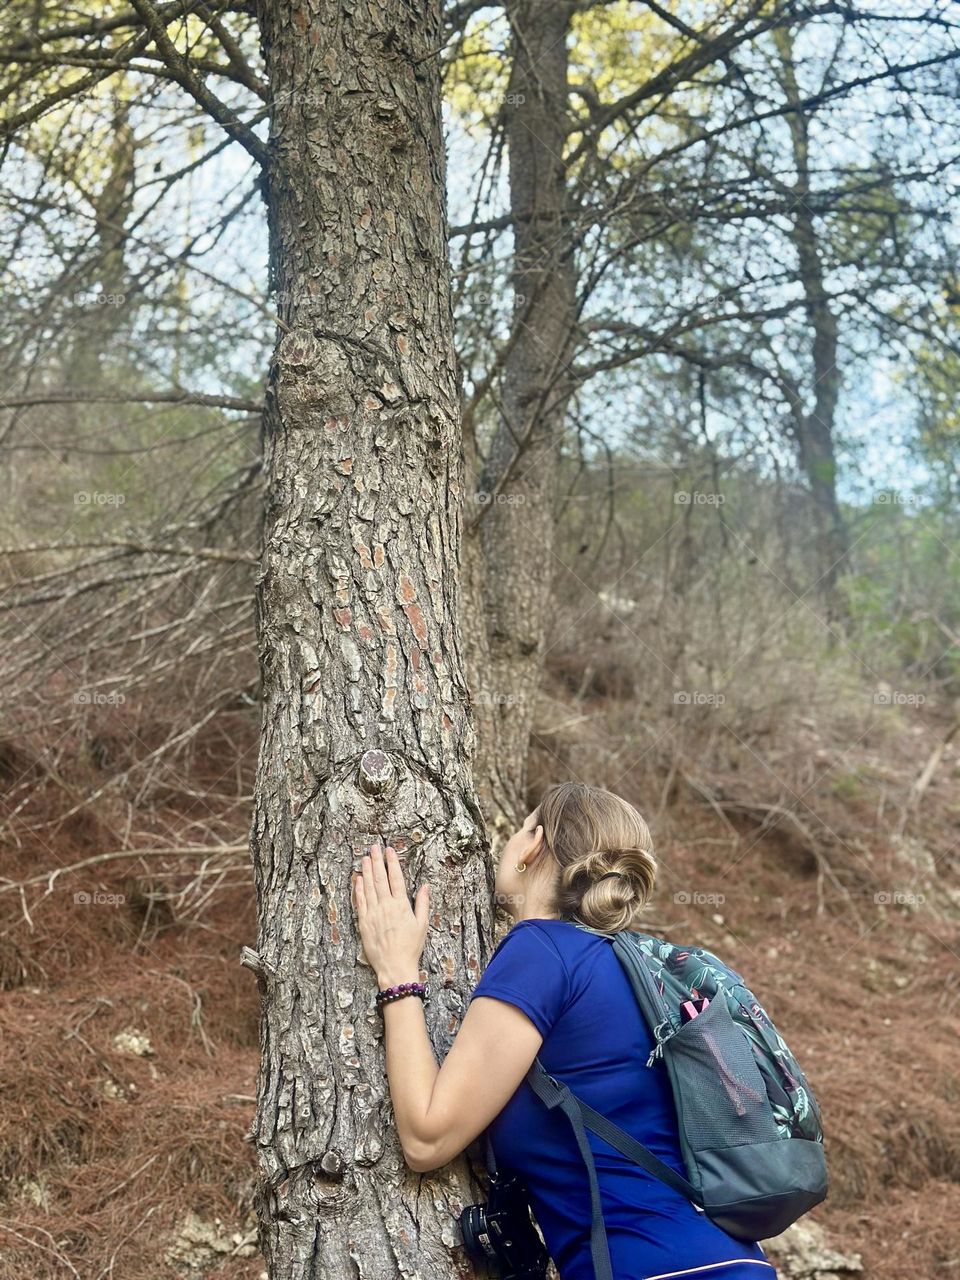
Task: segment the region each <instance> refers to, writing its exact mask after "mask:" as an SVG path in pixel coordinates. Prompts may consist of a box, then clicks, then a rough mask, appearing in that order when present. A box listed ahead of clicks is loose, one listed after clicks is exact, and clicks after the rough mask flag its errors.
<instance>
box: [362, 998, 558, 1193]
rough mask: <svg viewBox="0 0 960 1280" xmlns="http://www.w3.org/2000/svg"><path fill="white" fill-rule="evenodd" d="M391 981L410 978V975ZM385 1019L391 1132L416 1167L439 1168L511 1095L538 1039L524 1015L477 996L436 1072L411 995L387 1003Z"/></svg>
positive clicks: (502, 1003) (540, 1041)
mask: <svg viewBox="0 0 960 1280" xmlns="http://www.w3.org/2000/svg"><path fill="white" fill-rule="evenodd" d="M394 981H399V982H411V981H416V975H412V976H410V977H408V978H397V979H394ZM404 1006H406V1008H405V1007H404ZM384 1020H385V1023H386V1041H387V1076H388V1078H389V1081H390V1096H391V1098H392V1100H393V1112H394V1116H395V1118H396V1123H397V1133H398V1135H399V1137H400V1143H401V1146H402V1147H403V1154H404V1158H405V1159H406V1162H407V1164H408V1165H409V1166H410V1168H411V1169H414V1170H416V1172H417V1173H427V1172H428V1171H429V1170H431V1169H439V1168H440V1166H441V1165H445V1164H447V1163H448V1162H449V1161H450V1160H452V1159H453V1158H454V1157H455V1156H458V1155H459V1154H460V1152H461V1151H463V1150H464V1149H465V1148H466V1147H468V1146H469V1145H470V1143H471V1142H472V1141H473V1140H474V1138H476V1137H477V1136H478V1135H479V1134H481V1133H482V1132H483V1130H484V1129H485V1128H486V1127H487V1125H488V1124H489V1123H490V1122H491V1120H493V1119H495V1117H496V1116H498V1115H499V1114H500V1112H501V1111H502V1110H503V1108H504V1107H505V1106H506V1105H507V1103H508V1102H509V1101H510V1099H511V1098H512V1097H513V1095H514V1094H515V1093H516V1091H517V1089H518V1088H519V1086H520V1084H521V1082H522V1080H523V1078H524V1076H525V1075H526V1074H527V1072H528V1071H529V1069H530V1066H531V1064H532V1063H533V1060H534V1058H535V1057H536V1056H537V1053H538V1052H539V1050H540V1046H541V1045H542V1044H543V1036H541V1034H540V1032H539V1031H538V1030H537V1028H536V1027H535V1026H534V1025H533V1023H532V1022H531V1021H530V1019H529V1018H528V1017H527V1015H526V1014H525V1013H522V1012H521V1011H520V1010H519V1009H517V1008H516V1007H515V1006H514V1005H511V1004H507V1003H506V1002H505V1001H503V1000H495V999H493V998H492V997H489V996H477V998H476V999H475V1000H472V1001H471V1002H470V1005H469V1007H468V1009H467V1012H466V1015H465V1017H464V1019H463V1022H462V1023H461V1024H460V1030H459V1031H458V1032H457V1036H456V1039H455V1040H454V1042H453V1044H452V1045H451V1047H450V1052H449V1053H448V1054H447V1056H446V1058H444V1060H443V1066H442V1067H441V1068H440V1069H439V1071H438V1070H437V1063H436V1059H435V1058H434V1055H433V1048H432V1046H431V1044H430V1039H429V1037H428V1035H427V1028H426V1020H425V1018H424V1015H423V1007H422V1004H421V1002H420V1000H418V999H417V997H416V996H407V997H405V998H404V999H403V1000H395V1001H393V1002H392V1004H389V1005H387V1006H386V1008H385V1009H384Z"/></svg>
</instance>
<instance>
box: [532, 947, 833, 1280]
mask: <svg viewBox="0 0 960 1280" xmlns="http://www.w3.org/2000/svg"><path fill="white" fill-rule="evenodd" d="M577 927H578V928H581V929H585V930H586V931H587V932H589V933H594V934H598V935H599V936H600V937H603V938H606V939H608V941H609V942H610V943H611V945H612V946H613V949H614V952H615V953H616V955H617V958H618V959H619V961H620V963H621V964H622V965H623V967H624V969H625V970H626V973H627V976H628V978H629V979H630V984H631V986H632V988H633V991H634V994H635V995H636V997H637V1001H638V1003H639V1005H640V1008H641V1010H642V1011H643V1014H644V1017H645V1018H646V1021H647V1023H648V1025H649V1027H650V1030H651V1032H652V1033H653V1036H654V1039H655V1040H656V1045H655V1046H654V1049H653V1052H652V1053H651V1054H650V1056H649V1058H648V1059H647V1062H646V1066H647V1067H650V1068H654V1069H655V1068H656V1065H657V1062H658V1060H662V1063H663V1064H664V1065H665V1066H666V1069H667V1073H668V1075H669V1079H670V1085H671V1088H672V1091H673V1100H674V1103H675V1105H676V1109H677V1122H678V1128H679V1134H680V1148H681V1152H682V1155H683V1160H684V1164H685V1166H686V1169H687V1178H683V1177H681V1176H680V1174H679V1173H677V1172H676V1170H675V1169H672V1168H671V1167H670V1166H669V1165H667V1164H665V1163H664V1162H663V1161H662V1160H660V1159H658V1158H657V1157H656V1156H655V1155H654V1154H653V1152H651V1151H649V1150H648V1149H647V1148H646V1147H645V1146H643V1145H642V1143H640V1142H637V1141H636V1139H634V1138H632V1137H631V1136H630V1134H628V1133H625V1132H624V1131H623V1130H622V1129H621V1128H620V1127H619V1126H617V1125H615V1124H613V1123H612V1122H611V1121H610V1120H608V1119H607V1118H606V1117H605V1116H602V1115H601V1114H600V1113H599V1112H598V1111H595V1110H594V1109H593V1108H592V1107H589V1106H587V1104H586V1103H585V1102H582V1101H581V1100H580V1099H579V1098H577V1097H576V1096H575V1095H574V1094H573V1093H572V1092H571V1091H570V1089H569V1088H568V1087H567V1085H565V1084H563V1083H562V1082H561V1081H559V1080H556V1079H555V1078H554V1077H553V1076H551V1075H550V1074H549V1073H548V1072H547V1071H546V1070H545V1069H544V1067H543V1064H542V1063H541V1062H540V1059H539V1058H536V1059H535V1060H534V1063H533V1065H532V1066H531V1068H530V1071H529V1072H528V1073H527V1077H526V1079H527V1083H528V1084H529V1085H530V1087H531V1089H532V1090H533V1092H534V1093H535V1094H536V1096H537V1097H538V1098H540V1100H541V1101H542V1102H543V1103H545V1105H546V1106H548V1107H549V1108H551V1109H553V1108H554V1107H559V1108H560V1109H561V1110H562V1111H563V1112H564V1114H565V1115H566V1116H567V1118H568V1119H569V1121H570V1123H571V1125H572V1126H573V1130H574V1134H575V1136H576V1139H577V1144H578V1146H579V1148H580V1153H581V1155H582V1156H583V1159H584V1162H585V1164H586V1166H587V1173H588V1176H589V1180H590V1198H591V1204H592V1218H593V1221H592V1226H591V1248H592V1251H593V1265H594V1270H595V1272H596V1280H612V1270H611V1266H610V1253H609V1248H608V1245H607V1236H606V1231H605V1229H604V1226H603V1215H602V1213H601V1211H600V1189H599V1185H598V1183H597V1171H596V1166H595V1164H594V1160H593V1153H592V1152H591V1150H590V1146H589V1143H588V1141H587V1135H586V1129H589V1130H590V1131H591V1132H592V1133H594V1134H596V1135H597V1136H598V1137H600V1138H602V1139H603V1140H604V1141H605V1142H608V1143H609V1144H610V1145H611V1146H612V1147H614V1148H615V1149H616V1150H617V1151H620V1152H622V1153H623V1155H625V1156H628V1157H629V1158H630V1159H631V1160H633V1161H635V1162H636V1163H637V1164H639V1165H641V1166H642V1167H643V1168H644V1169H646V1170H647V1172H648V1173H651V1174H653V1175H654V1176H655V1177H657V1178H660V1179H661V1180H662V1181H663V1182H666V1183H667V1184H668V1185H669V1186H671V1187H673V1188H674V1189H675V1190H676V1191H679V1192H680V1193H681V1194H682V1195H685V1196H687V1197H688V1199H690V1200H692V1201H693V1202H694V1204H695V1206H696V1207H697V1208H698V1209H700V1210H701V1211H702V1212H703V1213H705V1214H706V1215H707V1217H708V1218H710V1219H711V1220H712V1221H713V1222H715V1223H716V1224H717V1225H718V1226H719V1227H721V1228H722V1229H723V1230H724V1231H726V1232H727V1233H728V1234H729V1235H731V1236H734V1237H735V1238H736V1239H738V1240H749V1241H757V1240H765V1239H768V1238H770V1237H771V1236H775V1235H779V1234H780V1232H781V1231H784V1230H786V1228H787V1227H788V1226H790V1224H791V1223H793V1222H796V1220H797V1219H798V1218H799V1217H801V1216H802V1215H803V1214H805V1213H807V1212H808V1210H810V1209H812V1208H813V1207H814V1205H817V1204H819V1203H820V1202H821V1201H822V1200H824V1199H826V1195H827V1166H826V1160H825V1157H824V1149H823V1129H822V1127H821V1123H820V1109H819V1107H818V1105H817V1101H816V1098H815V1097H814V1095H813V1092H812V1091H811V1089H810V1086H809V1085H808V1083H807V1080H806V1077H805V1076H804V1074H803V1071H802V1070H801V1069H800V1064H799V1063H798V1062H797V1060H796V1058H795V1057H794V1056H793V1054H792V1053H791V1052H790V1050H789V1049H788V1048H787V1045H786V1043H785V1042H784V1040H783V1038H782V1037H781V1036H780V1034H779V1032H778V1031H777V1029H776V1027H775V1026H774V1025H773V1023H772V1022H771V1020H770V1018H769V1017H768V1016H767V1014H766V1012H765V1011H764V1009H763V1007H762V1005H761V1004H760V1002H759V1000H757V998H756V996H754V994H753V993H752V992H751V991H749V990H748V989H747V987H746V986H744V983H743V978H742V976H741V975H740V974H739V973H737V972H736V970H734V969H731V968H730V967H729V965H725V964H724V963H723V961H722V960H718V959H717V957H716V956H715V955H712V954H711V953H710V952H709V951H705V950H704V949H703V948H702V947H681V946H676V945H674V944H673V943H671V942H665V941H664V940H663V939H662V938H654V937H651V936H650V935H649V934H645V933H639V932H637V931H635V930H630V929H624V930H621V931H620V932H619V933H604V932H602V931H601V930H599V929H591V928H589V927H588V926H587V925H581V924H578V925H577ZM703 997H707V1001H708V1002H707V1003H706V1005H705V1007H704V1008H703V1009H702V1012H699V1013H697V1014H696V1016H694V1017H692V1018H691V1019H690V1021H688V1022H684V1021H683V1019H682V1017H681V1012H680V1011H681V1006H682V1005H683V1004H684V1003H685V1002H687V1001H691V1000H693V1001H699V1000H701V999H702V998H703Z"/></svg>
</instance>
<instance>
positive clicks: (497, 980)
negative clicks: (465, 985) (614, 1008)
mask: <svg viewBox="0 0 960 1280" xmlns="http://www.w3.org/2000/svg"><path fill="white" fill-rule="evenodd" d="M476 996H492V997H493V998H494V999H495V1000H505V1001H506V1002H507V1003H508V1004H512V1005H515V1006H516V1007H517V1008H518V1009H520V1010H522V1012H523V1013H525V1014H526V1015H527V1017H528V1018H529V1019H530V1021H531V1022H532V1023H533V1025H534V1026H535V1027H536V1028H537V1030H538V1031H539V1032H540V1034H541V1035H542V1036H543V1037H544V1038H546V1036H547V1034H548V1032H549V1031H550V1029H551V1027H553V1025H554V1023H555V1022H556V1021H557V1019H558V1018H559V1016H560V1014H561V1013H562V1011H563V1009H564V1007H565V1005H566V1004H567V1002H568V1000H569V997H570V974H569V973H568V971H567V966H566V964H565V963H564V960H563V957H562V956H561V954H560V952H559V951H558V950H557V946H556V943H555V942H554V941H553V939H552V938H551V937H550V935H549V933H548V932H547V931H546V930H545V929H543V928H541V927H540V926H539V925H538V924H536V922H534V921H527V920H519V921H518V922H517V923H516V924H515V925H514V926H513V928H512V929H511V930H510V932H509V933H508V934H507V935H506V937H505V938H503V940H502V941H501V942H500V945H499V946H498V947H497V949H496V950H495V951H494V953H493V955H492V956H491V958H490V963H489V964H488V965H487V967H486V969H484V971H483V973H482V975H481V977H480V981H479V982H478V983H477V985H476V986H475V987H474V989H473V993H472V995H471V996H470V999H471V1000H473V999H474V997H476Z"/></svg>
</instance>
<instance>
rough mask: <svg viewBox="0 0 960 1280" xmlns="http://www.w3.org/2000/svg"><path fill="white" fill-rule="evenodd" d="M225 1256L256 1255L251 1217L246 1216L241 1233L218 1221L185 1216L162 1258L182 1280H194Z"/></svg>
mask: <svg viewBox="0 0 960 1280" xmlns="http://www.w3.org/2000/svg"><path fill="white" fill-rule="evenodd" d="M226 1255H229V1256H230V1257H234V1258H255V1257H256V1256H257V1224H256V1217H255V1216H254V1215H253V1214H251V1215H249V1216H248V1217H247V1220H246V1221H245V1222H244V1223H243V1226H242V1230H241V1231H229V1230H227V1229H225V1228H224V1226H223V1224H222V1223H221V1222H220V1219H219V1218H217V1219H216V1220H215V1221H214V1222H206V1221H204V1219H203V1218H201V1217H199V1216H198V1215H197V1214H195V1213H192V1212H191V1213H188V1214H187V1216H186V1217H185V1218H184V1220H183V1224H182V1226H181V1227H180V1231H179V1233H178V1235H177V1237H176V1239H175V1240H174V1242H173V1244H172V1245H171V1246H170V1248H169V1249H168V1250H167V1251H166V1253H165V1255H164V1257H165V1260H166V1262H167V1263H168V1264H169V1265H170V1266H171V1267H173V1268H175V1269H176V1270H177V1271H178V1273H179V1274H180V1275H181V1276H183V1277H184V1278H185V1280H187V1278H189V1280H193V1278H194V1277H197V1276H201V1275H203V1274H204V1273H205V1272H206V1271H208V1270H211V1269H212V1268H213V1267H214V1266H216V1265H219V1263H220V1262H221V1261H222V1259H223V1258H224V1256H226Z"/></svg>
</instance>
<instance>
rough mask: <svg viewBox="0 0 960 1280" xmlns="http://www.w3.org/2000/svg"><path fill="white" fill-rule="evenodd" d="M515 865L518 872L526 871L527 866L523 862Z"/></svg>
mask: <svg viewBox="0 0 960 1280" xmlns="http://www.w3.org/2000/svg"><path fill="white" fill-rule="evenodd" d="M516 865H517V870H518V871H520V872H523V871H526V869H527V864H526V863H525V862H518V863H517V864H516Z"/></svg>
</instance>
